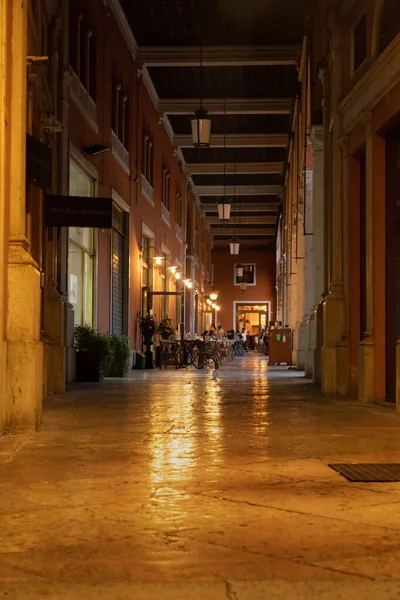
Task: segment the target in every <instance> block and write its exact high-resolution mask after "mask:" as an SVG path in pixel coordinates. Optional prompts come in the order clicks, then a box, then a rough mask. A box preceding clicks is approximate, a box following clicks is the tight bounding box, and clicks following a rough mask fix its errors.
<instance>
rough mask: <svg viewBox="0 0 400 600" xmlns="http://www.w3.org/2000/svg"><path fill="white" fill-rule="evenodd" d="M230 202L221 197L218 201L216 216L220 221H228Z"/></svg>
mask: <svg viewBox="0 0 400 600" xmlns="http://www.w3.org/2000/svg"><path fill="white" fill-rule="evenodd" d="M231 206H232V204H231V203H230V202H229V200H227V199H226V198H223V199H222V200H221V202H218V218H219V220H220V221H223V222H226V221H229V219H230V216H231Z"/></svg>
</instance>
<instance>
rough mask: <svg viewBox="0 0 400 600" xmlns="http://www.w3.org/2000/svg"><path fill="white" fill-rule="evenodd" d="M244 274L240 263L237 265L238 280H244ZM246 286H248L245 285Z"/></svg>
mask: <svg viewBox="0 0 400 600" xmlns="http://www.w3.org/2000/svg"><path fill="white" fill-rule="evenodd" d="M243 274H244V269H243V265H241V264H240V263H239V264H238V265H236V278H237V279H242V277H243ZM245 285H246V284H245Z"/></svg>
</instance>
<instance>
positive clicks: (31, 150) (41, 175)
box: [26, 134, 52, 190]
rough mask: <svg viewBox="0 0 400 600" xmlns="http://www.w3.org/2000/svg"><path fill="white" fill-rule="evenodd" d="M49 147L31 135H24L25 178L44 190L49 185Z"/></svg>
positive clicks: (50, 156) (50, 163)
mask: <svg viewBox="0 0 400 600" xmlns="http://www.w3.org/2000/svg"><path fill="white" fill-rule="evenodd" d="M51 170H52V153H51V149H50V148H49V147H48V146H46V145H45V144H42V142H39V140H37V139H36V138H34V137H33V136H32V135H29V134H27V135H26V178H27V180H28V181H31V182H32V183H34V184H35V185H37V186H39V187H40V188H42V189H44V190H46V189H48V188H49V187H50V186H51Z"/></svg>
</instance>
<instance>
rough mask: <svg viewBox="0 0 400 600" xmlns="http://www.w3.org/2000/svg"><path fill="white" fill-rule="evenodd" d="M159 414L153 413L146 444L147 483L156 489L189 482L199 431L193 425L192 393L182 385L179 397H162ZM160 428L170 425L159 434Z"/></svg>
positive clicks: (194, 412) (194, 415)
mask: <svg viewBox="0 0 400 600" xmlns="http://www.w3.org/2000/svg"><path fill="white" fill-rule="evenodd" d="M157 408H159V410H157V411H156V410H153V411H152V413H151V414H152V422H151V429H153V434H152V435H151V438H150V441H149V446H148V450H149V454H150V456H151V464H150V468H149V476H150V483H152V484H153V485H157V486H159V485H160V484H161V483H163V482H164V483H165V484H168V482H171V481H178V480H184V479H188V478H190V474H191V473H192V472H193V469H194V467H195V465H196V458H197V457H198V452H197V449H196V440H198V435H197V434H198V427H197V424H196V411H195V389H194V386H192V385H187V384H186V385H184V386H183V390H182V393H179V394H176V395H173V397H172V398H171V396H169V395H168V396H162V397H161V399H160V401H159V406H158V407H157ZM160 424H170V427H169V428H168V425H167V430H164V431H163V430H161V428H160Z"/></svg>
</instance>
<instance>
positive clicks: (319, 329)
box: [314, 303, 324, 384]
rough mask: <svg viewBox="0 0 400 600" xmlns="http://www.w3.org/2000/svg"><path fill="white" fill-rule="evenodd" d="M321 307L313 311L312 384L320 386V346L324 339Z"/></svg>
mask: <svg viewBox="0 0 400 600" xmlns="http://www.w3.org/2000/svg"><path fill="white" fill-rule="evenodd" d="M323 330H324V319H323V305H322V303H321V304H319V305H318V306H317V308H316V310H315V340H314V343H315V345H314V383H317V384H320V383H321V378H322V345H323V339H324V334H323Z"/></svg>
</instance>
